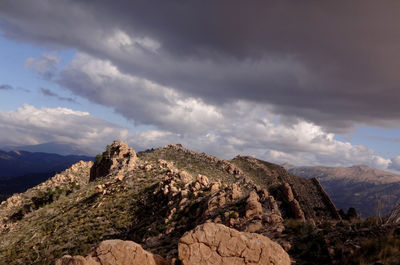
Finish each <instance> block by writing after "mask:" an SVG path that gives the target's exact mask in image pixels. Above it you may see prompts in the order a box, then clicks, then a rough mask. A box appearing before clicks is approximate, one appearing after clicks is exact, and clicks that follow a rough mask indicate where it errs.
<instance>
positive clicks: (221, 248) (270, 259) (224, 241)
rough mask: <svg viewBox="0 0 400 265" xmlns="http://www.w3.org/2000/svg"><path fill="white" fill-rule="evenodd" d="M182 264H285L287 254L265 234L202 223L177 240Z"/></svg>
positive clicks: (288, 262) (288, 260)
mask: <svg viewBox="0 0 400 265" xmlns="http://www.w3.org/2000/svg"><path fill="white" fill-rule="evenodd" d="M178 257H179V260H180V261H181V262H182V265H223V264H226V265H228V264H232V265H233V264H235V265H242V264H243V265H247V264H260V265H261V264H262V265H270V264H271V265H272V264H274V265H275V264H276V265H278V264H280V265H289V264H290V258H289V255H288V254H287V253H286V252H285V251H284V250H283V249H282V247H281V246H280V245H278V244H277V243H275V242H273V241H271V240H270V239H269V238H267V237H265V236H262V235H259V234H255V233H244V232H239V231H237V230H235V229H231V228H228V227H226V226H224V225H221V224H214V223H205V224H203V225H200V226H198V227H196V228H195V229H194V230H192V231H190V232H187V233H186V234H185V235H184V236H183V237H182V238H181V240H180V242H179V246H178Z"/></svg>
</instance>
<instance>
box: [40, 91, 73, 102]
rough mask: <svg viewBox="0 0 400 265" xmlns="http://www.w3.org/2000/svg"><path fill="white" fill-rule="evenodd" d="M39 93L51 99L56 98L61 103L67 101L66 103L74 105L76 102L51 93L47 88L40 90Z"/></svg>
mask: <svg viewBox="0 0 400 265" xmlns="http://www.w3.org/2000/svg"><path fill="white" fill-rule="evenodd" d="M40 93H42V94H43V95H45V96H47V97H53V98H56V99H58V100H62V101H68V102H72V103H76V101H75V100H74V99H73V98H68V97H63V96H60V95H58V94H57V93H54V92H53V91H51V90H50V89H47V88H43V87H41V88H40Z"/></svg>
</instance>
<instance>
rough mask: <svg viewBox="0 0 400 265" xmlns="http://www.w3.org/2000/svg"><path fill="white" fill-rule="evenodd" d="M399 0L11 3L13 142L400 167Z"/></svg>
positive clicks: (7, 51) (1, 90) (6, 104)
mask: <svg viewBox="0 0 400 265" xmlns="http://www.w3.org/2000/svg"><path fill="white" fill-rule="evenodd" d="M399 12H400V3H399V2H398V1H384V2H379V3H378V4H377V3H376V1H369V0H367V1H344V0H342V1H302V2H301V3H299V2H293V1H254V2H252V3H251V4H249V3H246V4H244V2H242V1H236V0H233V1H232V0H230V1H225V0H222V1H201V2H199V1H181V0H173V1H161V0H158V1H156V0H148V1H122V0H118V1H105V0H98V1H86V0H79V1H78V0H59V1H57V2H55V1H51V0H36V1H29V0H2V1H1V2H0V48H1V52H0V146H4V145H24V144H40V143H45V142H52V141H60V142H67V143H74V144H78V145H81V146H82V147H86V148H90V149H91V150H96V151H97V152H100V151H102V150H103V149H104V147H105V145H107V144H109V143H111V142H112V141H113V140H123V141H125V142H127V143H128V144H130V145H131V146H132V147H134V148H135V149H137V150H144V149H147V148H153V147H154V148H156V147H161V146H163V145H166V144H169V143H181V144H182V145H183V146H185V147H187V148H189V149H192V150H195V151H198V152H206V153H210V154H213V155H216V156H219V157H222V158H225V159H230V158H233V157H234V156H236V155H237V154H243V155H252V156H255V157H257V158H260V159H263V160H267V161H271V162H275V163H285V162H287V163H291V164H295V165H327V166H351V165H359V164H364V165H369V166H373V167H376V168H379V169H384V170H390V171H394V172H399V171H400V152H399V150H400V148H399V147H400V123H399V122H400V108H399V106H398V104H399V102H400V89H399V86H400V75H399V74H398V71H399V69H400V49H399V47H400V35H399V34H398V32H399V25H400V21H399V20H400V18H399V17H398V15H397V14H398V13H399Z"/></svg>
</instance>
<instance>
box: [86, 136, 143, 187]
mask: <svg viewBox="0 0 400 265" xmlns="http://www.w3.org/2000/svg"><path fill="white" fill-rule="evenodd" d="M137 160H138V158H137V155H136V152H135V150H133V149H132V148H130V147H129V146H128V145H127V144H126V143H124V142H120V141H114V142H113V144H112V145H110V146H107V150H106V151H105V152H104V153H103V154H102V155H101V157H100V158H99V159H98V161H97V162H96V163H95V164H94V165H93V167H92V168H91V170H90V181H93V180H95V179H98V178H102V177H105V176H107V175H108V174H110V173H111V172H112V171H113V170H114V169H115V170H118V171H119V174H123V172H124V171H125V172H126V171H129V170H132V169H133V167H134V166H135V165H136V162H137Z"/></svg>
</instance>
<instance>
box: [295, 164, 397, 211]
mask: <svg viewBox="0 0 400 265" xmlns="http://www.w3.org/2000/svg"><path fill="white" fill-rule="evenodd" d="M287 169H288V171H289V172H291V173H292V174H294V175H297V176H300V177H304V178H317V179H318V180H319V181H320V182H321V184H322V186H323V187H324V188H325V189H326V191H327V192H328V194H329V196H330V197H331V198H332V201H333V202H334V203H335V205H336V206H337V207H338V208H342V209H344V210H347V209H348V208H349V207H355V208H356V209H357V211H359V212H360V213H361V215H362V216H364V217H368V216H373V215H381V216H383V215H386V214H388V213H389V212H390V210H391V209H392V208H393V207H394V205H395V204H396V203H397V202H398V200H399V199H400V175H397V174H394V173H391V172H386V171H382V170H378V169H375V168H371V167H368V166H352V167H319V166H316V167H294V166H291V167H287Z"/></svg>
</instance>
